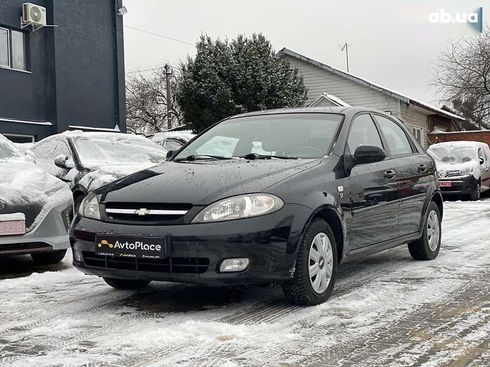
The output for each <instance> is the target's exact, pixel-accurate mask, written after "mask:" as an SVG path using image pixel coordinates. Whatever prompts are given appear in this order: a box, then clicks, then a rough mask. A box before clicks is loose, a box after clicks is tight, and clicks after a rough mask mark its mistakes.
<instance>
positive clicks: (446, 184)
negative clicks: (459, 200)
mask: <svg viewBox="0 0 490 367" xmlns="http://www.w3.org/2000/svg"><path fill="white" fill-rule="evenodd" d="M452 186H453V184H452V182H451V181H439V187H452Z"/></svg>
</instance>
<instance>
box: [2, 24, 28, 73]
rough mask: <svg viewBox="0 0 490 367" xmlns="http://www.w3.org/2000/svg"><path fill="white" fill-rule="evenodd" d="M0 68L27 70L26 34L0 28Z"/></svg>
mask: <svg viewBox="0 0 490 367" xmlns="http://www.w3.org/2000/svg"><path fill="white" fill-rule="evenodd" d="M0 66H1V67H6V68H11V69H16V70H27V61H26V36H25V33H24V32H20V31H15V30H13V29H7V28H0Z"/></svg>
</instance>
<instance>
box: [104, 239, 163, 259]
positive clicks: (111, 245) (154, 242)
mask: <svg viewBox="0 0 490 367" xmlns="http://www.w3.org/2000/svg"><path fill="white" fill-rule="evenodd" d="M166 252H167V241H166V238H165V237H144V236H126V235H103V234H100V235H97V236H96V237H95V253H96V254H97V255H103V256H125V257H140V258H147V259H160V258H163V257H165V255H166Z"/></svg>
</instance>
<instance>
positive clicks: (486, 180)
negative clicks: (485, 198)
mask: <svg viewBox="0 0 490 367" xmlns="http://www.w3.org/2000/svg"><path fill="white" fill-rule="evenodd" d="M485 153H487V154H485ZM487 155H490V152H485V151H484V150H483V148H478V161H479V162H478V163H479V164H480V172H481V186H482V189H483V190H488V189H489V188H490V161H489V158H490V157H488V156H487Z"/></svg>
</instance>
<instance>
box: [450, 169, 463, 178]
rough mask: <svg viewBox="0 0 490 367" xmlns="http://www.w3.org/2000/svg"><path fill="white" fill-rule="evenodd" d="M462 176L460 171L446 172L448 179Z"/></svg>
mask: <svg viewBox="0 0 490 367" xmlns="http://www.w3.org/2000/svg"><path fill="white" fill-rule="evenodd" d="M458 176H461V171H460V170H459V169H455V170H449V171H447V172H446V177H458Z"/></svg>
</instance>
